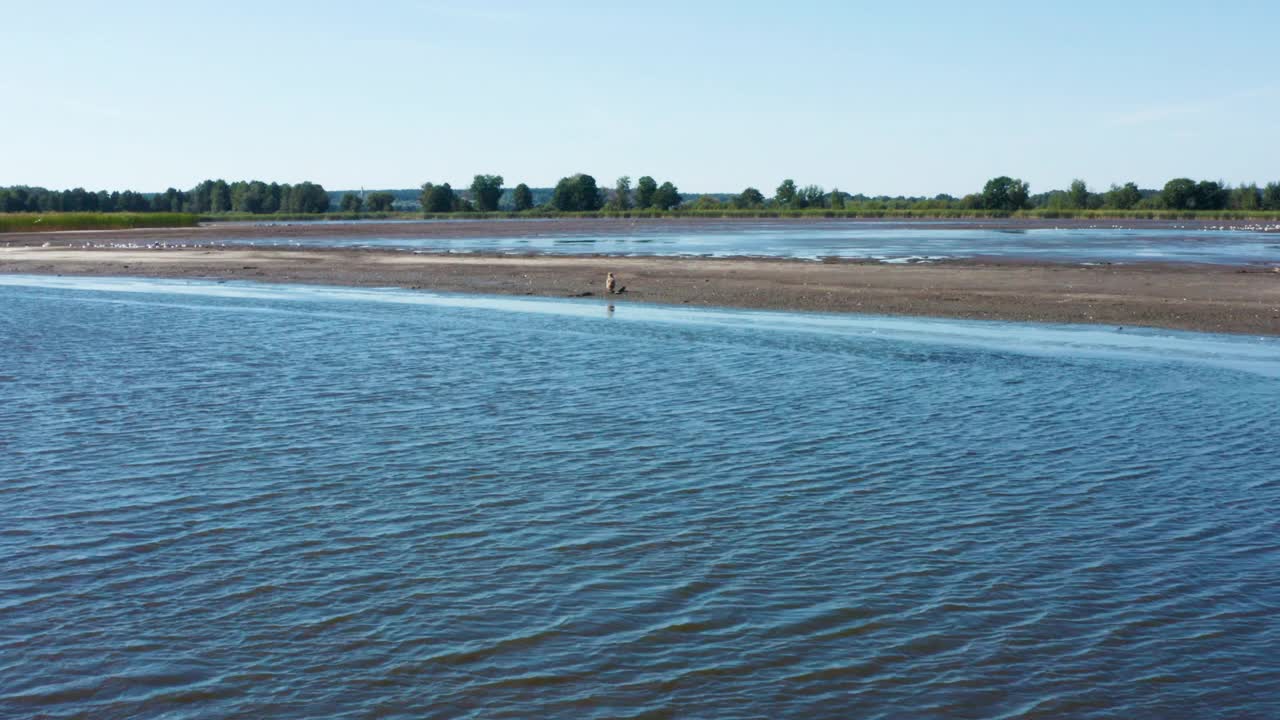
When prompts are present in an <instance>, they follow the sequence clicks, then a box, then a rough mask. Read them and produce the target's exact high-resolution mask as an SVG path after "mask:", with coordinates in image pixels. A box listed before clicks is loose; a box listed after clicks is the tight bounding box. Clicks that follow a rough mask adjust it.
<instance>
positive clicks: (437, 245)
mask: <svg viewBox="0 0 1280 720" xmlns="http://www.w3.org/2000/svg"><path fill="white" fill-rule="evenodd" d="M601 222H618V223H622V222H625V221H622V220H618V221H601ZM991 222H992V221H985V222H984V223H983V226H975V227H965V226H964V223H963V222H962V221H947V222H946V223H941V224H940V223H937V222H933V223H930V222H927V221H917V222H911V221H892V222H874V221H858V222H839V221H832V222H831V223H830V224H828V225H824V224H796V223H788V222H785V221H781V222H779V221H750V220H740V221H735V222H733V223H724V224H713V225H709V226H708V227H706V228H702V229H698V230H690V229H687V228H681V229H676V230H669V229H664V228H662V227H661V226H660V225H657V226H654V225H637V226H635V227H634V228H633V229H630V230H626V231H620V230H618V229H617V228H616V227H611V229H610V231H608V232H601V233H589V232H565V231H563V230H560V229H557V228H556V227H555V226H554V225H552V224H548V227H547V229H546V231H545V232H542V233H538V232H536V231H534V232H530V233H527V234H523V235H520V236H509V237H459V238H442V237H421V238H414V237H386V238H376V237H374V238H370V237H367V236H364V237H362V236H360V235H352V236H350V237H342V236H341V235H335V236H321V237H300V238H296V239H289V240H278V239H271V238H270V237H268V236H264V237H262V238H238V239H227V240H225V242H226V243H227V244H237V245H242V244H251V245H263V246H270V245H307V246H319V247H377V248H396V249H402V250H414V251H426V252H444V251H448V252H462V253H474V252H497V253H530V252H537V253H548V254H556V255H560V254H564V255H583V254H588V255H589V254H604V255H683V256H709V257H730V256H755V257H786V258H800V259H809V260H813V259H818V258H824V257H839V258H871V259H878V260H883V261H887V262H914V261H921V260H930V259H944V258H975V257H997V258H1020V259H1030V260H1041V261H1053V262H1115V263H1130V262H1189V263H1208V264H1222V265H1250V264H1256V265H1280V232H1276V231H1275V230H1276V229H1280V226H1278V228H1273V229H1272V230H1271V231H1270V232H1266V231H1263V230H1261V229H1256V230H1247V229H1239V230H1237V229H1224V228H1215V227H1202V226H1191V227H1167V228H1124V227H1106V226H1105V225H1103V226H1099V227H1061V228H1017V227H1015V226H1010V227H1004V228H1002V227H999V226H996V227H990V226H989V225H990V224H991ZM204 239H206V240H207V239H208V238H207V237H205V238H204ZM217 242H224V241H222V240H218V241H217Z"/></svg>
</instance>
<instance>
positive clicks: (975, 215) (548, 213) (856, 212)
mask: <svg viewBox="0 0 1280 720" xmlns="http://www.w3.org/2000/svg"><path fill="white" fill-rule="evenodd" d="M402 216H404V217H413V218H423V217H425V218H427V219H429V220H448V219H453V220H493V219H513V218H725V219H731V218H896V219H910V218H921V219H931V220H948V219H986V218H1022V219H1043V220H1055V219H1072V218H1075V219H1088V220H1259V221H1280V211H1276V210H1265V211H1263V210H1259V211H1244V210H1205V211H1199V212H1197V211H1190V210H1049V209H1036V210H1019V211H1017V212H1013V213H1008V212H1003V211H999V210H966V209H959V208H919V209H914V210H908V209H887V208H884V209H882V208H858V209H844V210H834V209H829V208H807V209H804V210H787V209H779V208H765V209H754V210H737V209H732V208H723V209H707V210H692V209H689V210H625V211H610V210H599V211H595V212H557V211H554V210H541V209H535V210H528V211H525V212H519V213H517V212H489V213H479V212H472V213H461V212H460V213H434V214H431V213H428V214H426V215H421V214H418V213H406V214H403V215H402Z"/></svg>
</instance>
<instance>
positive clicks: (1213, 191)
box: [1195, 180, 1231, 210]
mask: <svg viewBox="0 0 1280 720" xmlns="http://www.w3.org/2000/svg"><path fill="white" fill-rule="evenodd" d="M1195 198H1196V201H1195V209H1196V210H1224V209H1226V207H1227V203H1228V202H1229V201H1230V199H1231V191H1230V190H1227V189H1226V188H1225V187H1223V186H1222V183H1217V182H1213V181H1211V180H1201V181H1200V182H1198V183H1196V194H1195Z"/></svg>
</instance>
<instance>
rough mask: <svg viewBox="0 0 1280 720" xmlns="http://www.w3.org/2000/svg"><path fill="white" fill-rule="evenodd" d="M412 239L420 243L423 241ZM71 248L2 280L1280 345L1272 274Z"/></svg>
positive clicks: (64, 239) (7, 259)
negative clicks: (366, 291)
mask: <svg viewBox="0 0 1280 720" xmlns="http://www.w3.org/2000/svg"><path fill="white" fill-rule="evenodd" d="M586 222H594V221H586ZM451 224H454V225H461V224H463V223H451ZM442 225H443V224H442ZM222 230H223V231H224V232H225V228H222ZM257 230H259V231H260V230H261V228H258V229H257ZM490 230H492V228H490ZM347 231H348V232H349V231H350V228H347ZM157 232H160V231H141V232H139V233H136V234H119V235H118V237H127V238H128V239H129V240H130V241H131V242H139V241H146V240H149V239H155V238H156V237H157V236H156V235H155V233H157ZM174 232H176V233H178V234H175V235H174V236H172V237H175V238H178V237H181V238H185V239H192V237H191V236H192V231H190V230H187V231H185V232H179V231H174ZM416 232H419V233H420V232H421V227H419V228H418V229H417V231H416ZM71 235H74V234H60V235H59V236H58V237H50V236H48V235H46V236H44V237H43V238H40V239H41V240H42V241H43V242H50V241H52V242H50V247H40V246H38V245H36V244H35V243H34V241H32V240H28V239H26V238H12V240H13V241H12V242H9V243H7V244H5V243H0V272H5V273H46V274H59V275H98V276H134V277H165V278H193V279H194V278H211V279H225V280H254V281H259V282H281V283H313V284H330V285H352V286H370V287H378V286H396V287H404V288H413V289H421V290H429V291H440V292H471V293H493V294H505V295H536V296H547V297H579V298H584V299H588V300H591V299H594V300H596V301H601V302H604V301H607V302H611V303H615V304H622V303H630V302H652V303H665V304H672V305H681V304H687V305H697V306H721V307H736V308H758V309H770V310H788V311H818V312H858V313H872V314H885V315H918V316H934V317H949V318H968V319H991V320H1015V321H1036V322H1065V323H1099V324H1107V325H1114V326H1117V327H1128V326H1147V327H1161V328H1173V329H1182V330H1199V331H1208V332H1224V333H1248V334H1257V335H1280V272H1273V271H1270V270H1267V269H1263V268H1243V267H1230V266H1219V265H1168V264H1154V263H1150V264H1127V265H1098V266H1084V265H1072V264H1055V263H1031V262H1019V261H949V262H942V263H932V264H916V265H889V264H882V263H877V262H871V261H832V262H813V261H802V260H782V259H777V260H770V259H753V258H729V259H711V258H688V257H602V256H577V257H566V256H546V255H532V256H518V257H513V256H508V255H482V254H472V255H456V254H455V255H449V254H416V253H407V252H398V251H390V250H345V249H344V250H335V249H308V248H288V249H285V248H279V249H277V248H272V249H262V248H244V247H239V248H210V247H197V248H157V249H137V248H102V247H85V246H84V245H83V241H81V240H73V239H72V238H71V237H69V236H71ZM112 235H116V234H112ZM162 237H169V236H167V235H162ZM6 240H10V238H6ZM43 242H42V244H43ZM95 244H96V243H95ZM609 272H613V273H616V274H617V276H618V278H619V284H620V285H622V286H625V287H626V292H625V293H622V294H620V295H609V294H607V293H606V291H605V287H604V281H605V276H606V273H609Z"/></svg>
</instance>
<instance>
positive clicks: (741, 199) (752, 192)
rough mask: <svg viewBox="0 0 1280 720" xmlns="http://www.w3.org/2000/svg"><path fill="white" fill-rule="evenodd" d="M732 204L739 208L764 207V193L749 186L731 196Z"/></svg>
mask: <svg viewBox="0 0 1280 720" xmlns="http://www.w3.org/2000/svg"><path fill="white" fill-rule="evenodd" d="M733 206H734V207H736V208H738V209H739V210H746V209H748V208H762V207H764V193H762V192H760V191H759V190H757V189H755V188H753V187H749V188H747V189H745V190H743V191H742V192H740V193H738V194H737V195H735V196H734V197H733Z"/></svg>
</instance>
